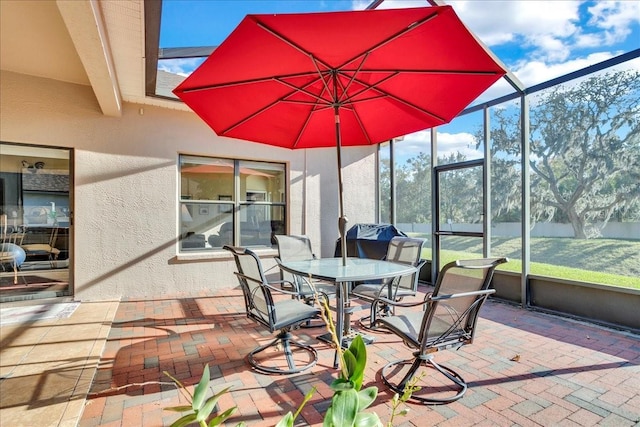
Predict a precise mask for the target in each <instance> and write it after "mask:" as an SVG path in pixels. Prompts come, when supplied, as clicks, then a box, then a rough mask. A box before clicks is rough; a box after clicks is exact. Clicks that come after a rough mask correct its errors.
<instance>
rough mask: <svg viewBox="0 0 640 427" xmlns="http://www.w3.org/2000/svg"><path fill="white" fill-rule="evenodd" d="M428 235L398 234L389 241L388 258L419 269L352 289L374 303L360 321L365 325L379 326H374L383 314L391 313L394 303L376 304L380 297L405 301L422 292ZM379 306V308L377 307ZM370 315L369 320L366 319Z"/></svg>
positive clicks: (354, 294)
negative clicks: (421, 270)
mask: <svg viewBox="0 0 640 427" xmlns="http://www.w3.org/2000/svg"><path fill="white" fill-rule="evenodd" d="M424 242H425V240H424V239H417V238H411V237H394V238H392V239H391V241H390V242H389V247H388V249H387V255H386V257H385V260H387V261H392V262H397V263H400V264H407V265H412V266H414V267H417V270H416V272H415V273H413V274H411V275H407V276H402V277H394V278H391V279H387V280H383V281H382V282H377V283H363V284H359V285H357V286H355V287H354V288H353V289H352V290H351V296H352V297H356V298H359V299H362V300H364V301H367V302H369V303H370V304H371V308H370V314H369V315H368V316H366V317H363V318H361V319H360V325H361V326H362V327H364V328H365V329H376V327H375V326H374V324H375V321H376V318H377V317H378V316H379V315H389V314H390V313H391V311H392V309H393V308H392V307H390V306H388V305H385V304H374V301H376V300H378V299H379V298H380V297H385V298H387V299H390V300H392V301H396V302H397V301H401V300H402V299H403V298H404V297H408V296H415V295H416V293H417V292H418V276H419V274H420V268H422V266H423V265H424V264H425V262H426V260H421V259H420V256H421V254H422V246H423V245H424ZM374 308H375V310H374ZM367 319H368V324H365V323H364V322H365V321H366V320H367Z"/></svg>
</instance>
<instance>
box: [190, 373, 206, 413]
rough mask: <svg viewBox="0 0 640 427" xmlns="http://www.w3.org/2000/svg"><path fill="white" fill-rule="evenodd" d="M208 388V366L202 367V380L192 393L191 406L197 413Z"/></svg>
mask: <svg viewBox="0 0 640 427" xmlns="http://www.w3.org/2000/svg"><path fill="white" fill-rule="evenodd" d="M208 388H209V364H208V363H207V364H206V365H204V370H203V371H202V378H200V382H199V383H198V385H197V386H196V388H195V391H194V392H193V402H192V403H191V405H192V406H193V409H194V410H195V411H199V410H200V409H201V408H202V404H203V403H204V398H205V396H206V395H207V389H208Z"/></svg>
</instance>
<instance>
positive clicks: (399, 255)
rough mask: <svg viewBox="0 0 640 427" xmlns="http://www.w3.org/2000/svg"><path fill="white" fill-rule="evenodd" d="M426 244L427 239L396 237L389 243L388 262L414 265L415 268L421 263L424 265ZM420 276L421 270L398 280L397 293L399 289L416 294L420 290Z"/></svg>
mask: <svg viewBox="0 0 640 427" xmlns="http://www.w3.org/2000/svg"><path fill="white" fill-rule="evenodd" d="M424 242H425V239H418V238H412V237H394V238H392V239H391V241H390V242H389V248H388V250H387V256H386V260H387V261H391V262H397V263H400V264H407V265H412V266H414V267H416V266H418V265H419V264H421V263H422V264H424V261H422V260H421V259H420V258H421V254H422V247H423V245H424ZM419 275H420V269H418V270H417V271H416V272H415V273H413V274H410V275H406V276H402V277H400V278H397V284H394V290H395V292H397V291H398V289H402V290H409V291H413V292H416V291H417V289H418V277H419Z"/></svg>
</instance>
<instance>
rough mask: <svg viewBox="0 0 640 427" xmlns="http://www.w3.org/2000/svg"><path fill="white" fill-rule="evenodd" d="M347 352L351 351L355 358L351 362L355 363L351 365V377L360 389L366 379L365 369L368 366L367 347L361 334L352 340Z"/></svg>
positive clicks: (357, 388)
mask: <svg viewBox="0 0 640 427" xmlns="http://www.w3.org/2000/svg"><path fill="white" fill-rule="evenodd" d="M345 353H350V354H351V355H352V356H353V358H354V360H353V361H352V362H351V363H352V364H353V365H352V366H351V367H349V379H350V380H351V381H352V382H353V384H354V386H355V388H356V390H360V388H361V387H362V382H363V381H364V371H365V368H366V367H367V348H366V346H365V344H364V340H363V339H362V337H361V336H360V335H357V336H356V337H355V339H354V340H353V341H351V345H350V346H349V349H348V350H347V351H345ZM347 366H348V365H347Z"/></svg>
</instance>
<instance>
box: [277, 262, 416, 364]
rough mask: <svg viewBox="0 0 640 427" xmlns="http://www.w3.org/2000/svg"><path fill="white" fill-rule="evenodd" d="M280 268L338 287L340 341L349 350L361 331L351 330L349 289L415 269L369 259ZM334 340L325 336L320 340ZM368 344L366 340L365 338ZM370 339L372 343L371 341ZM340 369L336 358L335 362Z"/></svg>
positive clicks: (292, 264)
mask: <svg viewBox="0 0 640 427" xmlns="http://www.w3.org/2000/svg"><path fill="white" fill-rule="evenodd" d="M280 268H282V269H283V270H285V271H287V272H289V273H291V274H295V275H298V276H302V277H306V278H309V279H318V280H325V281H329V282H333V283H335V284H336V287H337V289H336V299H337V303H336V306H337V307H336V331H337V333H338V342H340V343H342V346H343V347H347V346H348V345H349V342H350V341H351V339H353V338H354V337H355V334H357V333H358V332H357V331H355V330H353V329H352V328H351V324H350V323H351V322H350V320H351V312H352V310H351V309H350V302H349V289H350V286H351V284H352V283H353V282H364V281H373V280H380V279H387V278H392V277H398V276H404V275H408V274H412V273H414V272H415V271H416V267H414V266H411V265H405V264H399V263H395V262H390V261H383V260H378V259H368V258H347V260H346V265H342V258H318V259H311V260H304V261H287V262H280ZM319 338H320V339H323V340H325V341H331V340H330V336H329V337H327V336H326V334H325V335H323V336H321V337H319ZM365 341H367V340H366V339H365ZM370 341H371V340H369V342H370ZM334 366H337V359H336V360H335V361H334Z"/></svg>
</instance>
